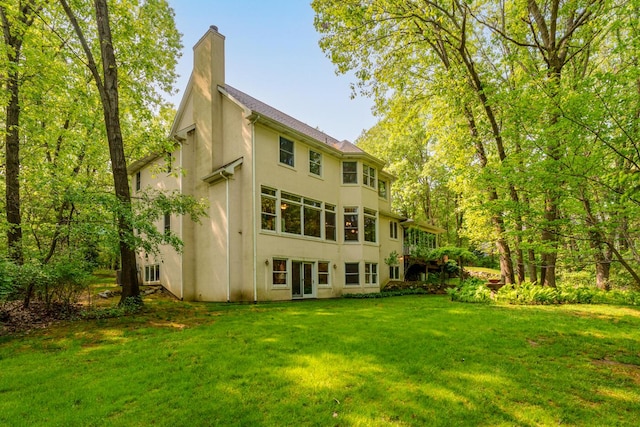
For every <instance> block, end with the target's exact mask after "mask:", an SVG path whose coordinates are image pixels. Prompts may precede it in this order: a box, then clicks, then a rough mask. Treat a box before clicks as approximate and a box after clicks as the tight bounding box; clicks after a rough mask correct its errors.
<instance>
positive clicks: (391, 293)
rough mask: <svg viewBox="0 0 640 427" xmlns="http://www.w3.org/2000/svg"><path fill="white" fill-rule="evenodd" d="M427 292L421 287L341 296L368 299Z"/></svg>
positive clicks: (424, 293)
mask: <svg viewBox="0 0 640 427" xmlns="http://www.w3.org/2000/svg"><path fill="white" fill-rule="evenodd" d="M428 293H429V292H428V291H427V290H425V289H423V288H415V289H396V290H392V291H391V290H389V291H384V290H383V291H382V292H368V293H358V294H343V295H342V297H343V298H353V299H368V298H387V297H399V296H403V295H426V294H428Z"/></svg>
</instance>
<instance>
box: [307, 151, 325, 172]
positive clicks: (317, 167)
mask: <svg viewBox="0 0 640 427" xmlns="http://www.w3.org/2000/svg"><path fill="white" fill-rule="evenodd" d="M309 173H312V174H314V175H318V176H321V175H322V154H320V153H317V152H315V151H313V150H309Z"/></svg>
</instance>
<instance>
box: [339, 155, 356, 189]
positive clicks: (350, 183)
mask: <svg viewBox="0 0 640 427" xmlns="http://www.w3.org/2000/svg"><path fill="white" fill-rule="evenodd" d="M347 164H354V165H355V167H356V168H355V171H353V172H348V173H349V176H351V175H353V177H354V182H346V180H345V179H344V178H345V176H346V172H345V170H344V167H345V165H347ZM341 171H342V185H358V162H356V161H343V162H342V168H341Z"/></svg>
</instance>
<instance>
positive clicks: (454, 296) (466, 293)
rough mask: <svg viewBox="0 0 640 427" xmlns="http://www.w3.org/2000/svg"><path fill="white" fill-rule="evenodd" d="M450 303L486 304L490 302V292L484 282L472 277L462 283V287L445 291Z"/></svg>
mask: <svg viewBox="0 0 640 427" xmlns="http://www.w3.org/2000/svg"><path fill="white" fill-rule="evenodd" d="M447 294H448V295H449V296H450V297H451V301H459V302H475V303H488V302H491V290H490V289H489V288H488V287H487V286H486V285H485V282H484V281H483V280H480V279H476V278H475V277H472V278H470V279H467V280H465V281H464V282H462V285H460V286H458V287H455V288H449V289H447Z"/></svg>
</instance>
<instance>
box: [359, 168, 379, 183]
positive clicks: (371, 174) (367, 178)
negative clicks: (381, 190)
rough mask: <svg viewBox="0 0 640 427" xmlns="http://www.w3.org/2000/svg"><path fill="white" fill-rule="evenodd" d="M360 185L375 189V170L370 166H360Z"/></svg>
mask: <svg viewBox="0 0 640 427" xmlns="http://www.w3.org/2000/svg"><path fill="white" fill-rule="evenodd" d="M362 183H363V184H364V185H368V186H369V187H371V188H376V170H375V169H374V168H372V167H371V166H367V165H362Z"/></svg>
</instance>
